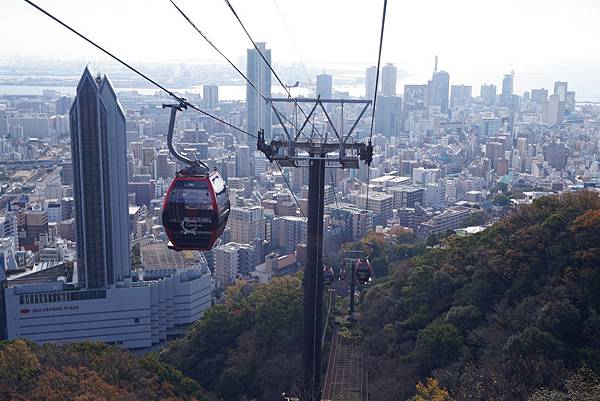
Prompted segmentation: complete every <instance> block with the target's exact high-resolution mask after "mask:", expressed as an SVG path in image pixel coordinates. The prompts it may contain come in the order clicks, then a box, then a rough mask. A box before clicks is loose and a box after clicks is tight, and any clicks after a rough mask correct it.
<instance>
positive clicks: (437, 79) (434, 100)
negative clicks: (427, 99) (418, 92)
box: [429, 71, 450, 114]
mask: <svg viewBox="0 0 600 401" xmlns="http://www.w3.org/2000/svg"><path fill="white" fill-rule="evenodd" d="M430 82H431V87H430V89H429V91H430V96H431V103H430V104H429V106H430V107H431V106H434V107H435V106H437V107H439V108H440V111H441V112H442V113H444V114H446V113H448V92H449V90H450V75H449V74H448V73H447V72H446V71H436V72H434V73H433V77H432V78H431V81H430Z"/></svg>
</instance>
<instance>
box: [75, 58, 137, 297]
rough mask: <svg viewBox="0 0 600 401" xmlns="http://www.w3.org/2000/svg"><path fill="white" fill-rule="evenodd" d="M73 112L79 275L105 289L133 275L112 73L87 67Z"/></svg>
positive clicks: (123, 147)
mask: <svg viewBox="0 0 600 401" xmlns="http://www.w3.org/2000/svg"><path fill="white" fill-rule="evenodd" d="M69 116H70V119H71V158H72V160H73V197H74V199H75V216H76V223H77V230H76V231H77V273H78V278H79V282H80V284H82V285H83V286H85V287H87V288H104V287H107V286H110V285H112V284H114V283H117V282H119V281H123V280H124V279H125V278H127V277H130V276H131V271H130V261H129V229H128V206H127V143H126V136H125V114H124V112H123V109H122V108H121V105H120V103H119V101H118V99H117V96H116V94H115V91H114V89H113V87H112V84H111V83H110V81H109V79H108V77H107V76H104V77H103V78H102V77H100V76H98V77H97V78H94V76H93V75H92V73H91V72H90V70H89V69H88V68H87V67H86V69H85V71H84V72H83V75H82V77H81V80H80V81H79V84H78V85H77V96H76V98H75V101H74V102H73V106H72V107H71V110H70V112H69Z"/></svg>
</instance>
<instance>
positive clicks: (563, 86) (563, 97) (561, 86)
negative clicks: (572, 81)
mask: <svg viewBox="0 0 600 401" xmlns="http://www.w3.org/2000/svg"><path fill="white" fill-rule="evenodd" d="M568 85H569V83H568V82H562V81H556V82H555V83H554V94H555V95H558V98H559V100H560V101H561V102H566V101H567V92H568V90H567V86H568Z"/></svg>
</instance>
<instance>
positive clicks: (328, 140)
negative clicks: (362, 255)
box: [257, 97, 373, 401]
mask: <svg viewBox="0 0 600 401" xmlns="http://www.w3.org/2000/svg"><path fill="white" fill-rule="evenodd" d="M269 100H270V101H271V102H272V103H273V104H276V103H291V102H297V103H312V108H311V110H310V112H309V114H308V116H307V117H306V119H305V121H304V123H303V124H302V125H301V127H300V128H299V129H297V130H296V129H295V128H294V127H289V126H287V125H286V124H285V122H284V120H283V118H282V116H281V115H280V113H279V112H278V110H277V109H274V111H275V115H276V117H277V118H278V120H279V122H280V124H281V127H282V129H283V132H284V133H285V136H286V137H285V139H273V140H271V141H270V143H267V142H266V140H265V136H264V132H262V130H261V131H260V132H259V133H258V139H257V148H258V150H260V151H261V152H263V153H264V154H265V156H266V157H267V159H269V161H271V162H277V163H279V164H280V165H281V166H283V167H294V168H298V167H308V177H309V178H308V181H309V184H308V207H307V209H308V228H307V255H306V265H305V267H304V280H303V289H304V293H303V306H304V312H303V313H304V316H303V326H302V388H301V392H302V400H303V401H320V400H321V336H322V333H323V208H324V192H325V191H324V187H325V169H326V168H342V169H358V168H359V163H360V162H364V163H366V164H367V165H370V164H371V161H372V159H373V146H372V145H371V142H370V141H369V143H355V142H353V141H351V140H350V139H351V137H352V133H353V132H354V130H355V128H356V126H357V125H358V123H359V121H360V120H361V119H362V117H363V115H364V114H365V112H366V111H367V109H368V107H369V106H370V105H371V100H359V99H321V98H319V97H318V98H316V99H308V98H298V99H291V98H271V99H269ZM328 104H335V105H340V106H341V108H342V116H343V114H344V113H343V109H344V105H345V104H355V105H360V106H362V109H360V110H361V111H360V112H359V114H358V116H357V118H356V119H355V121H354V123H353V125H352V126H351V128H350V130H349V131H348V133H344V132H343V124H342V129H341V130H338V129H337V128H336V126H335V124H334V123H333V121H332V119H331V117H330V115H329V113H328V111H327V107H326V106H325V105H328ZM318 107H320V109H321V110H322V111H323V114H324V115H325V117H326V119H327V121H328V122H329V127H330V128H331V131H333V134H334V135H328V134H324V135H323V134H320V136H318V137H317V136H315V135H307V134H306V133H304V132H303V130H304V129H305V128H306V124H307V123H308V122H309V120H310V118H311V117H312V116H313V115H314V113H315V111H316V110H317V108H318ZM301 135H302V136H303V138H302V140H301V139H300V136H301Z"/></svg>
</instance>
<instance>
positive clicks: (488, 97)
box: [479, 84, 496, 106]
mask: <svg viewBox="0 0 600 401" xmlns="http://www.w3.org/2000/svg"><path fill="white" fill-rule="evenodd" d="M479 96H480V97H481V101H482V102H483V104H485V105H488V106H493V105H495V104H496V85H494V84H489V85H481V92H480V93H479Z"/></svg>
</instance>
